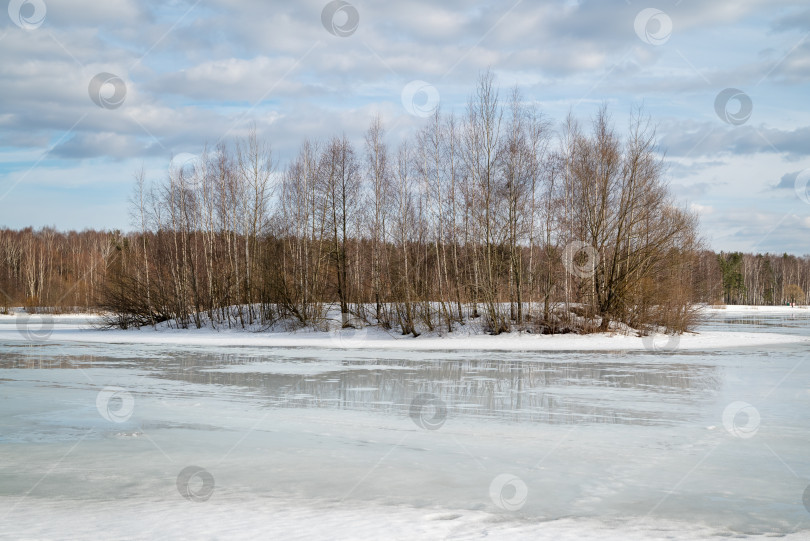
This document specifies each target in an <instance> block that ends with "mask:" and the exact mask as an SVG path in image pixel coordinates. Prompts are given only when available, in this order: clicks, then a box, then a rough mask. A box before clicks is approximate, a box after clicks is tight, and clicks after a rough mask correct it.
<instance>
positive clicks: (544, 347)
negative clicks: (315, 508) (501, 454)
mask: <svg viewBox="0 0 810 541" xmlns="http://www.w3.org/2000/svg"><path fill="white" fill-rule="evenodd" d="M761 314H768V315H772V316H773V315H779V316H785V317H790V316H796V315H797V314H798V315H800V316H804V317H808V316H810V310H808V309H807V308H806V307H797V308H791V307H787V306H728V307H725V308H714V307H711V308H705V309H704V317H705V318H706V319H708V320H712V319H713V318H718V317H728V316H735V315H745V316H751V315H761ZM34 317H37V316H34ZM43 317H44V318H46V319H44V320H43V321H44V323H42V322H40V321H36V322H35V323H33V325H45V326H46V327H49V328H46V329H45V330H44V331H43V333H44V334H45V335H46V338H51V337H53V338H58V339H59V340H64V341H69V342H88V343H102V344H161V345H196V346H209V347H227V346H253V347H276V348H291V347H312V348H332V349H373V350H380V349H385V350H391V349H407V350H410V351H440V350H453V351H461V350H465V351H470V350H478V351H481V350H490V351H643V350H663V351H668V350H673V349H678V350H707V349H727V348H734V347H751V346H769V345H777V344H786V343H797V342H807V341H808V338H807V337H803V336H796V335H787V334H784V333H773V332H770V333H769V332H727V331H713V330H703V331H701V332H699V333H686V334H683V335H678V336H673V337H669V336H664V335H660V336H657V337H654V338H653V339H647V340H644V339H643V338H641V337H638V336H634V335H628V334H621V333H616V332H613V333H594V334H587V335H576V334H564V335H540V334H530V333H526V332H513V333H503V334H500V335H497V336H490V335H487V334H483V333H482V332H480V330H478V329H476V328H475V326H474V325H473V324H469V325H466V326H457V328H456V330H455V331H454V332H453V333H451V334H446V333H439V332H436V331H434V332H431V333H424V334H422V335H420V336H419V337H416V338H414V337H413V336H410V335H408V336H402V335H400V334H397V333H393V332H390V331H386V330H384V329H381V328H378V327H371V326H368V327H364V328H362V329H357V330H355V329H341V330H337V331H330V332H323V331H313V330H299V331H284V330H272V331H269V330H263V329H260V328H258V327H255V328H252V329H241V328H236V329H225V328H218V329H212V328H208V327H206V328H202V329H194V328H190V329H171V328H168V327H166V326H165V325H163V326H158V328H157V329H152V328H151V327H144V328H141V329H129V330H125V331H123V330H99V329H97V328H94V325H97V324H98V322H99V319H98V317H93V316H78V315H73V316H68V315H60V316H53V320H50V321H49V320H48V319H47V318H48V317H51V316H43ZM15 318H16V316H14V315H5V316H0V322H2V321H4V320H5V321H7V322H10V321H12V320H15ZM0 332H2V331H0ZM6 338H7V339H13V337H12V336H11V335H9V336H6Z"/></svg>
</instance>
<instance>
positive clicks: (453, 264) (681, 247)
mask: <svg viewBox="0 0 810 541" xmlns="http://www.w3.org/2000/svg"><path fill="white" fill-rule="evenodd" d="M136 178H137V189H136V195H135V197H134V198H133V199H134V201H133V208H134V210H135V212H134V215H135V218H136V222H137V223H138V227H139V231H138V232H134V233H131V234H128V235H118V236H117V237H116V238H115V239H114V241H113V246H114V250H113V251H112V252H111V255H112V256H115V257H111V259H110V264H109V268H108V269H107V278H108V279H107V283H106V286H105V295H104V299H103V302H102V304H103V306H104V307H105V308H107V309H109V310H111V311H113V312H114V313H115V314H116V316H115V319H114V321H113V323H114V324H116V325H119V326H122V327H125V326H130V325H146V324H155V323H157V322H159V321H165V320H172V321H174V322H177V324H178V325H180V326H188V325H193V326H197V327H200V326H203V325H214V326H222V325H225V326H234V325H236V326H247V325H252V324H256V323H258V324H267V325H269V324H272V323H274V322H275V321H278V320H281V319H283V320H285V321H290V320H292V321H296V322H297V323H298V324H300V325H316V326H317V325H320V324H322V323H323V321H324V317H325V314H326V311H327V308H328V307H330V306H333V305H334V306H335V307H336V308H338V309H339V311H340V314H341V320H340V322H339V323H340V325H342V326H355V325H358V324H364V323H365V322H369V321H371V322H374V323H375V324H379V325H381V326H384V327H387V328H395V329H396V330H398V331H399V332H402V333H404V334H409V333H410V334H414V335H416V334H418V333H419V332H421V329H428V330H434V329H438V330H445V331H452V330H453V329H455V328H457V327H458V326H459V325H464V324H466V323H467V322H468V321H469V320H470V319H471V318H472V319H476V320H479V321H481V322H482V323H483V326H484V328H486V329H487V330H488V331H490V332H492V333H501V332H505V331H510V330H513V329H515V328H518V329H530V330H533V331H537V332H565V331H570V330H582V329H596V328H598V329H601V330H607V329H608V328H611V323H624V324H627V325H631V326H633V327H636V328H648V327H658V326H664V327H666V328H668V329H669V330H671V331H676V332H677V331H683V330H685V329H686V328H687V327H688V326H689V325H690V324H691V323H692V322H693V314H692V312H691V310H690V303H691V302H692V301H694V300H695V296H694V291H693V289H692V287H691V281H690V280H689V273H690V272H691V268H692V266H693V263H694V262H695V258H696V255H697V252H696V249H697V248H698V247H699V245H698V239H697V222H696V219H695V217H694V216H693V215H692V214H690V213H689V212H687V211H685V210H683V209H682V208H680V207H678V206H677V205H676V204H675V202H674V200H673V198H672V196H671V195H670V193H669V191H668V189H667V186H666V183H665V180H664V167H663V162H662V156H661V154H660V152H659V151H658V149H657V147H656V141H655V130H654V129H653V128H652V126H651V125H650V123H649V121H648V119H646V118H645V117H644V116H643V115H642V114H641V113H640V112H637V114H635V115H634V116H633V119H632V122H631V125H630V128H629V131H627V132H626V133H624V134H620V133H619V132H618V131H617V130H616V128H615V126H614V125H613V122H612V121H611V118H610V116H609V114H608V111H607V109H606V108H602V109H601V110H600V111H599V112H598V113H597V114H596V115H595V117H594V118H593V119H592V122H591V125H590V126H581V125H580V124H578V123H577V122H576V121H575V120H574V119H573V118H570V117H569V118H568V119H567V120H566V122H565V123H564V124H563V127H562V130H561V133H555V131H554V130H553V129H552V127H551V124H550V123H549V121H547V120H546V119H545V118H544V117H543V115H542V114H541V113H540V112H539V111H538V110H536V109H535V108H534V106H533V105H531V104H529V103H527V102H526V100H524V99H523V97H522V96H521V94H520V92H519V91H518V90H517V89H515V90H513V91H512V92H511V93H510V94H509V95H508V96H506V97H505V98H503V97H502V96H501V95H500V93H499V90H498V89H497V87H496V86H495V85H494V81H493V78H492V76H491V75H490V74H489V73H485V74H483V75H482V76H481V78H480V80H479V82H478V85H477V86H476V88H475V90H474V92H473V93H472V95H471V96H470V98H469V101H468V104H467V107H466V110H465V112H464V114H462V115H460V116H456V115H454V114H443V113H442V112H441V111H438V110H437V111H436V112H435V114H433V116H431V117H430V118H428V119H427V120H426V122H425V124H424V126H422V128H421V129H420V130H419V131H418V133H416V134H415V136H413V137H411V138H409V139H406V140H403V141H401V142H400V143H398V144H397V145H396V146H395V147H390V146H389V143H388V141H387V140H386V137H385V130H384V126H383V124H382V121H381V120H380V119H379V118H374V119H373V120H372V121H371V124H370V126H369V129H368V131H367V132H366V134H365V139H364V142H363V144H362V146H361V147H357V148H356V147H355V146H354V145H353V144H352V143H351V142H350V141H349V140H348V139H347V138H346V137H345V136H336V137H333V138H331V139H328V140H322V141H315V140H308V141H304V142H303V144H302V145H301V148H300V151H299V152H298V155H297V156H296V157H295V158H294V159H293V160H292V161H291V163H290V164H289V165H288V166H287V167H286V168H285V169H284V170H283V171H280V170H277V169H276V164H275V161H274V159H273V155H272V151H271V148H270V146H269V145H268V144H266V143H264V142H262V141H260V140H259V139H258V137H257V136H256V134H255V132H254V133H252V134H251V135H250V136H249V137H247V139H246V140H243V141H238V142H237V143H235V144H234V145H231V146H228V145H224V144H222V145H219V146H218V147H217V148H215V149H209V150H207V151H205V152H203V154H202V156H201V159H200V160H199V161H198V162H197V163H196V164H195V166H194V167H189V168H185V169H177V170H173V171H171V172H170V174H169V175H168V176H167V178H165V179H162V180H160V181H159V182H157V183H153V184H148V183H147V182H146V181H145V179H144V178H143V174H142V173H139V174H138V175H136ZM479 318H480V319H479Z"/></svg>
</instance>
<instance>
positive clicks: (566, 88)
mask: <svg viewBox="0 0 810 541" xmlns="http://www.w3.org/2000/svg"><path fill="white" fill-rule="evenodd" d="M4 1H5V0H4ZM808 38H810V4H808V2H807V1H806V0H736V1H725V0H712V1H697V0H677V1H675V0H670V1H662V2H650V1H646V0H645V1H636V0H633V1H630V0H620V1H589V0H582V1H574V0H569V1H555V2H551V1H542V2H540V1H531V0H519V1H513V0H506V1H502V2H496V1H479V2H475V1H462V0H444V1H442V2H429V1H409V2H390V1H371V0H364V1H360V0H351V2H349V1H343V0H334V1H332V2H325V1H323V0H304V1H296V2H290V1H285V2H281V1H260V0H256V1H248V0H197V1H174V0H168V1H166V0H162V1H160V2H158V1H151V0H146V1H140V2H136V1H134V0H106V1H104V2H98V1H90V0H69V1H68V0H11V1H10V2H8V10H7V13H4V12H3V11H2V10H0V227H2V226H6V227H13V228H21V227H27V226H34V227H42V226H55V227H56V228H57V229H61V230H67V229H84V228H96V229H108V228H111V229H121V230H125V231H126V230H131V229H133V226H132V223H131V220H130V217H129V212H128V203H127V200H128V198H129V196H130V195H131V193H132V190H133V183H134V182H133V174H134V172H135V171H136V170H137V169H139V168H140V167H141V166H143V168H144V169H145V171H146V176H147V178H151V179H159V178H162V177H165V176H166V175H167V172H168V170H169V166H170V163H171V162H172V159H173V158H175V159H177V157H178V156H188V154H192V155H196V154H200V153H201V152H202V151H203V148H204V147H205V146H206V145H208V146H209V147H211V146H214V145H215V144H216V143H217V142H219V141H226V142H231V141H233V140H234V139H235V138H239V137H244V136H245V135H246V134H247V133H248V130H249V129H250V126H251V125H254V126H255V127H256V129H257V131H258V133H259V135H260V136H261V137H262V138H264V139H266V140H267V141H269V142H270V143H271V144H272V146H273V149H274V154H275V157H276V160H277V162H278V164H279V168H280V169H283V167H284V165H285V164H286V162H287V161H288V160H289V159H290V158H291V157H292V155H293V154H294V153H295V152H296V150H297V148H298V146H299V145H300V143H301V142H302V141H303V139H304V138H305V137H310V138H315V139H318V138H326V137H330V136H332V135H336V134H340V133H345V134H346V135H347V136H348V137H349V138H351V139H352V140H354V141H355V142H356V143H358V144H360V143H361V141H362V136H363V132H364V131H365V129H366V128H367V127H368V124H369V121H370V119H371V118H372V116H373V115H374V114H380V115H381V116H382V119H383V120H384V122H385V124H386V126H387V128H388V139H389V141H390V142H391V143H392V144H395V143H396V142H397V141H398V140H400V139H402V138H403V137H406V136H408V135H410V134H412V133H413V132H414V131H415V130H417V129H418V128H419V127H420V126H421V125H422V124H423V123H424V122H426V118H425V116H426V115H427V114H429V113H430V112H431V111H432V110H433V109H434V108H435V107H441V110H442V111H444V112H456V113H462V112H463V109H464V104H465V102H466V100H467V98H468V96H469V94H470V92H471V91H472V89H473V86H474V84H475V82H476V80H477V78H478V77H479V75H480V73H481V72H482V71H483V70H487V69H490V70H491V71H492V73H493V74H494V75H495V77H496V81H497V83H498V85H499V86H500V87H501V94H502V95H503V96H505V95H506V94H507V92H508V91H509V89H510V88H511V87H513V86H518V87H519V88H520V89H521V91H522V93H523V95H524V97H525V99H526V100H527V101H531V102H532V103H534V105H536V107H537V108H538V109H539V110H540V111H542V112H543V114H544V115H546V117H547V118H548V119H549V120H551V121H552V122H553V126H555V128H557V129H559V127H560V126H561V123H562V121H563V119H564V118H565V116H566V115H567V114H568V113H569V112H571V113H572V114H573V115H574V116H575V117H576V118H578V119H580V120H581V121H582V123H583V124H584V125H587V123H588V122H589V119H590V118H591V117H592V116H593V114H594V113H595V112H596V110H597V109H598V108H599V107H600V106H601V105H602V104H606V105H607V106H608V108H609V111H610V113H611V115H612V117H613V120H614V121H615V123H616V125H617V128H623V127H626V126H627V122H628V120H629V117H630V115H631V113H632V112H633V110H634V108H637V107H639V106H642V107H643V108H644V111H645V112H646V113H647V114H649V115H650V116H651V118H652V120H653V121H654V122H655V124H656V125H657V134H658V139H659V143H660V147H661V151H662V152H663V153H665V156H666V162H667V166H668V167H667V180H668V182H669V184H670V187H671V190H672V192H673V194H674V195H675V197H676V198H677V199H678V201H679V203H680V204H682V205H683V206H686V207H689V208H691V209H693V210H694V211H695V212H697V213H698V214H699V215H700V220H701V228H702V231H703V236H704V238H705V239H706V242H707V245H708V247H710V248H712V249H715V250H718V251H720V250H723V251H732V250H742V251H751V252H771V253H782V252H788V253H793V254H797V255H803V254H810V92H809V91H810V85H808V83H810V39H808Z"/></svg>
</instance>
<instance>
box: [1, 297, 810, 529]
mask: <svg viewBox="0 0 810 541" xmlns="http://www.w3.org/2000/svg"><path fill="white" fill-rule="evenodd" d="M707 316H708V317H707V319H706V321H705V323H704V324H703V325H702V326H701V327H700V328H698V329H697V333H696V334H693V335H686V336H683V337H680V340H679V341H677V342H675V343H669V344H667V342H666V337H663V338H662V340H663V342H660V343H655V342H653V343H652V344H651V343H649V342H648V343H647V344H645V343H643V342H642V339H641V338H638V337H632V336H624V335H591V336H573V335H562V336H553V337H552V336H532V335H521V336H505V337H504V336H501V337H492V336H483V335H475V334H470V335H467V336H462V335H457V336H450V337H441V336H427V337H425V336H420V337H419V338H416V339H414V338H408V337H405V338H403V337H399V336H389V335H387V334H385V333H382V332H381V331H378V330H377V329H371V328H367V329H362V330H361V331H359V332H357V333H352V331H349V333H347V336H335V335H334V334H332V335H330V334H329V333H314V332H309V333H294V334H285V333H261V332H246V331H212V330H199V331H198V330H182V331H175V330H169V329H160V330H158V331H154V330H151V329H142V330H140V331H138V330H132V331H101V330H95V329H92V328H90V327H88V319H87V317H86V316H60V317H55V318H53V319H52V320H48V321H45V325H44V326H43V325H42V324H39V325H37V323H36V322H33V321H27V322H26V323H27V324H26V325H23V326H22V327H21V328H20V327H19V326H18V322H19V321H18V319H16V318H15V316H2V317H0V537H2V538H8V539H87V538H104V539H155V538H157V539H178V538H180V539H183V538H185V539H201V538H202V539H225V538H227V539H231V538H235V539H255V538H282V539H287V538H290V539H304V538H306V539H313V538H314V539H389V538H390V539H422V538H423V539H436V538H447V539H483V538H488V539H507V538H510V539H511V538H516V539H608V540H611V539H617V540H618V539H630V540H634V539H673V540H676V541H678V540H681V539H684V540H685V539H706V540H708V539H716V538H718V537H729V536H732V537H738V538H739V537H750V538H754V539H756V538H761V537H765V536H783V537H782V538H784V539H788V540H790V541H793V540H798V539H808V538H810V488H808V486H810V456H808V454H807V449H808V447H809V446H810V435H808V434H810V433H809V432H808V425H807V411H810V363H808V362H807V361H808V351H810V310H805V309H790V308H787V307H776V308H768V309H763V308H740V307H734V308H732V307H729V308H728V309H726V310H721V309H708V310H707ZM189 468H192V469H189Z"/></svg>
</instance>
